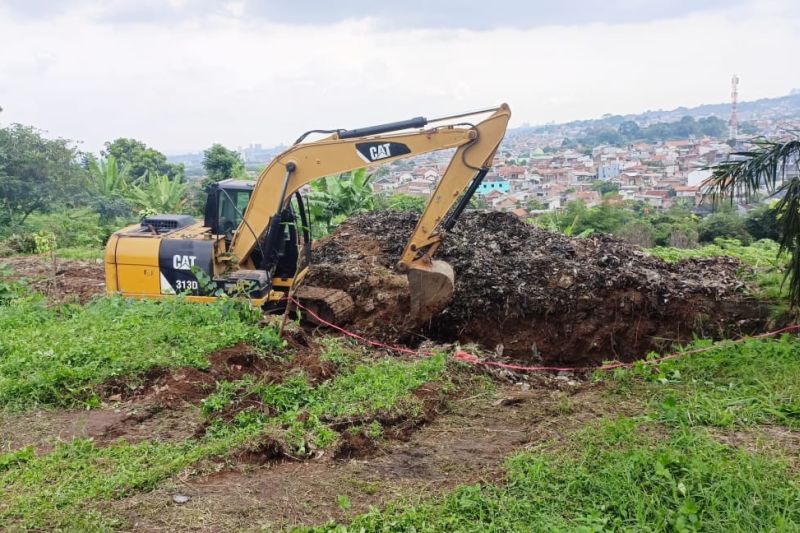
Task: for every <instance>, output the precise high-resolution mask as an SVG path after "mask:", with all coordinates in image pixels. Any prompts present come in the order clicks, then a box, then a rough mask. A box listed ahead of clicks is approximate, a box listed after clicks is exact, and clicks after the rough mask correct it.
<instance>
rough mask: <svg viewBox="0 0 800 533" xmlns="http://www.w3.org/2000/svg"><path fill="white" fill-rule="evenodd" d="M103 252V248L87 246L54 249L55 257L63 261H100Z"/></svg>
mask: <svg viewBox="0 0 800 533" xmlns="http://www.w3.org/2000/svg"><path fill="white" fill-rule="evenodd" d="M104 253H105V250H104V249H103V248H98V247H89V246H83V247H81V246H76V247H70V248H58V249H56V256H58V257H60V258H63V259H82V260H92V259H102V258H103V254H104Z"/></svg>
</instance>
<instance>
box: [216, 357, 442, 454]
mask: <svg viewBox="0 0 800 533" xmlns="http://www.w3.org/2000/svg"><path fill="white" fill-rule="evenodd" d="M446 362H447V360H446V357H445V355H444V354H441V355H436V356H433V357H430V358H425V359H420V360H418V361H413V362H404V361H398V360H396V359H393V358H387V359H384V360H381V361H378V362H374V363H371V364H365V363H362V364H358V365H357V366H355V367H353V368H352V369H349V370H341V371H340V374H339V375H337V376H336V377H335V378H333V379H331V380H329V381H326V382H324V383H322V384H320V385H319V386H317V387H313V386H312V385H311V384H309V383H308V381H307V380H306V377H305V376H304V375H303V374H299V375H295V376H292V377H289V378H288V379H286V380H285V381H283V382H282V383H263V382H258V381H254V380H253V379H244V380H241V381H238V382H235V383H230V382H222V383H219V384H218V389H217V392H216V393H215V394H212V395H210V396H209V397H208V398H206V399H205V400H204V401H203V412H204V414H205V415H206V416H208V417H210V418H211V419H212V420H214V417H215V415H216V414H217V413H220V412H224V411H226V410H229V409H230V408H231V407H233V408H234V410H235V411H237V412H236V415H235V417H234V419H233V420H232V424H230V423H229V422H230V421H223V420H220V419H216V420H214V423H213V424H212V426H211V430H210V431H211V433H214V434H224V433H226V432H227V431H229V429H230V428H231V426H233V427H235V428H243V427H248V426H253V425H256V426H264V427H268V428H269V429H270V433H271V434H272V436H273V438H275V439H276V440H278V441H279V442H281V443H282V445H283V447H284V450H285V451H286V453H288V454H289V455H291V456H294V457H304V456H308V455H311V454H312V453H313V452H315V451H317V450H320V449H324V448H328V447H332V446H334V445H335V443H336V442H337V440H338V437H339V434H338V432H337V430H336V429H334V427H340V426H346V427H350V428H351V429H352V428H355V429H356V430H363V431H364V432H365V434H367V435H369V436H370V437H373V438H377V437H378V436H380V433H381V431H380V427H378V428H376V427H375V426H374V424H373V422H374V420H375V419H376V418H383V419H396V418H405V417H407V418H413V417H416V416H419V415H420V414H421V410H422V407H423V400H422V399H420V398H417V397H416V396H414V395H413V394H412V393H413V392H414V391H415V390H416V389H418V388H419V387H420V386H422V385H424V384H425V383H428V382H431V381H436V380H442V379H443V377H444V373H445V370H446V368H447V364H446ZM254 399H257V400H258V408H256V407H255V406H253V405H252V404H253V400H254ZM243 400H247V405H248V407H247V408H244V409H242V410H237V409H236V404H237V403H238V402H242V401H243Z"/></svg>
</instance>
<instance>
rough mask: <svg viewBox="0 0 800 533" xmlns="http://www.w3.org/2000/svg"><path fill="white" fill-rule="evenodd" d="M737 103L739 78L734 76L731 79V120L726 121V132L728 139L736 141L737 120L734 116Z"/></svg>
mask: <svg viewBox="0 0 800 533" xmlns="http://www.w3.org/2000/svg"><path fill="white" fill-rule="evenodd" d="M738 101H739V76H737V75H736V74H734V75H733V77H732V78H731V119H730V120H729V121H728V126H729V127H730V129H729V131H728V138H729V139H736V137H737V136H738V135H739V118H738V117H737V116H736V104H737V102H738Z"/></svg>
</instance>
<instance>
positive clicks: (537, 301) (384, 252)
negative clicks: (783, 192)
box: [308, 212, 769, 365]
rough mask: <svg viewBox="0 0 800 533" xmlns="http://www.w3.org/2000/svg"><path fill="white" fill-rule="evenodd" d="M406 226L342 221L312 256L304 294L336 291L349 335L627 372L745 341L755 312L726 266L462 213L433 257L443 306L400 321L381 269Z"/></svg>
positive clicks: (395, 281)
mask: <svg viewBox="0 0 800 533" xmlns="http://www.w3.org/2000/svg"><path fill="white" fill-rule="evenodd" d="M416 219H417V217H416V215H414V214H411V213H398V212H375V213H367V214H364V215H359V216H357V217H354V218H351V219H350V220H348V221H347V222H345V223H344V224H342V226H340V227H339V228H338V229H337V231H336V232H334V234H333V235H331V236H330V237H328V238H326V239H323V240H321V241H320V242H319V243H318V244H317V246H316V248H315V250H314V260H315V264H314V266H313V267H312V271H311V273H310V274H309V277H308V283H309V284H314V285H321V286H326V287H333V288H338V289H342V290H345V291H347V292H348V293H350V295H351V296H352V297H353V299H354V301H355V302H356V306H357V310H356V317H355V320H354V323H353V326H354V328H355V329H357V330H359V331H361V332H363V333H366V334H368V335H371V336H376V337H379V338H381V339H382V340H388V341H393V342H406V343H411V344H413V343H414V342H416V341H417V340H419V339H422V338H432V339H435V340H437V341H440V342H455V341H458V342H461V343H478V344H479V345H481V346H482V347H483V348H485V349H488V350H493V351H495V352H496V353H497V354H498V355H504V356H510V357H513V358H515V359H518V360H524V361H526V362H544V363H559V364H567V365H581V364H585V363H595V362H600V361H603V360H607V359H623V360H631V359H634V358H638V357H641V356H643V355H644V354H646V353H647V352H648V351H651V350H663V349H667V348H668V347H669V345H671V344H673V343H683V342H687V341H690V340H691V339H692V337H693V335H702V336H705V337H721V336H726V335H735V334H740V333H748V332H753V331H757V330H759V329H760V328H762V327H763V325H764V323H765V321H766V320H767V318H768V314H769V309H768V305H767V304H763V303H761V302H755V301H753V300H751V299H749V298H748V297H747V296H746V295H745V289H746V287H745V285H744V283H743V282H742V281H740V278H739V276H738V273H739V272H740V271H741V270H742V269H744V267H743V266H742V265H741V264H740V263H739V262H738V261H737V260H735V259H731V258H724V257H723V258H713V259H695V260H687V261H682V262H679V263H666V262H664V261H662V260H660V259H658V258H655V257H651V256H649V255H647V254H646V253H644V252H643V251H642V250H640V249H638V248H637V247H634V246H631V245H629V244H627V243H624V242H622V241H620V240H617V239H615V238H613V237H611V236H608V235H602V234H599V235H594V236H591V237H589V238H584V239H577V238H570V237H567V236H564V235H561V234H557V233H552V232H549V231H546V230H543V229H540V228H536V227H533V226H530V225H528V224H526V223H524V222H522V221H520V220H519V219H517V218H516V217H514V216H512V215H509V214H506V213H497V212H493V213H468V214H465V215H464V216H463V217H462V219H460V220H459V222H458V224H457V225H456V227H455V228H454V230H453V231H452V232H451V233H450V234H448V235H447V237H446V239H445V241H444V244H443V245H442V247H441V249H440V250H439V252H438V253H437V257H438V258H440V259H444V260H446V261H447V262H449V263H450V264H451V265H452V266H453V268H454V269H455V272H456V284H455V294H454V297H453V300H452V302H451V303H450V305H449V306H448V307H447V308H446V309H445V310H444V311H443V312H442V313H441V314H439V315H438V316H436V317H434V318H433V319H432V320H431V321H430V322H428V323H426V324H422V325H420V324H414V323H411V322H410V321H409V320H408V310H409V304H408V293H407V282H406V279H405V276H402V275H399V274H398V273H397V272H396V271H395V270H394V268H393V265H394V264H395V262H396V261H397V259H398V258H399V256H400V253H401V252H402V248H403V246H404V243H405V242H406V240H407V238H408V236H409V235H410V233H411V231H412V230H413V228H414V225H415V223H416Z"/></svg>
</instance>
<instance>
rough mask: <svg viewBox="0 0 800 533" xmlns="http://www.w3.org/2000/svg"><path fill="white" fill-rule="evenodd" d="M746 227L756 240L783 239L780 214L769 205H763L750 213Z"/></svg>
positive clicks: (746, 219) (746, 220) (745, 223)
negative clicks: (779, 220)
mask: <svg viewBox="0 0 800 533" xmlns="http://www.w3.org/2000/svg"><path fill="white" fill-rule="evenodd" d="M744 227H745V229H746V230H747V232H748V233H750V235H752V236H753V238H754V239H756V240H759V239H771V240H773V241H779V240H780V237H781V233H780V229H779V225H778V213H777V212H776V211H775V209H773V208H772V207H770V206H768V205H761V206H758V207H756V208H755V209H753V210H752V211H750V212H749V213H748V214H747V217H746V218H745V220H744Z"/></svg>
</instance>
